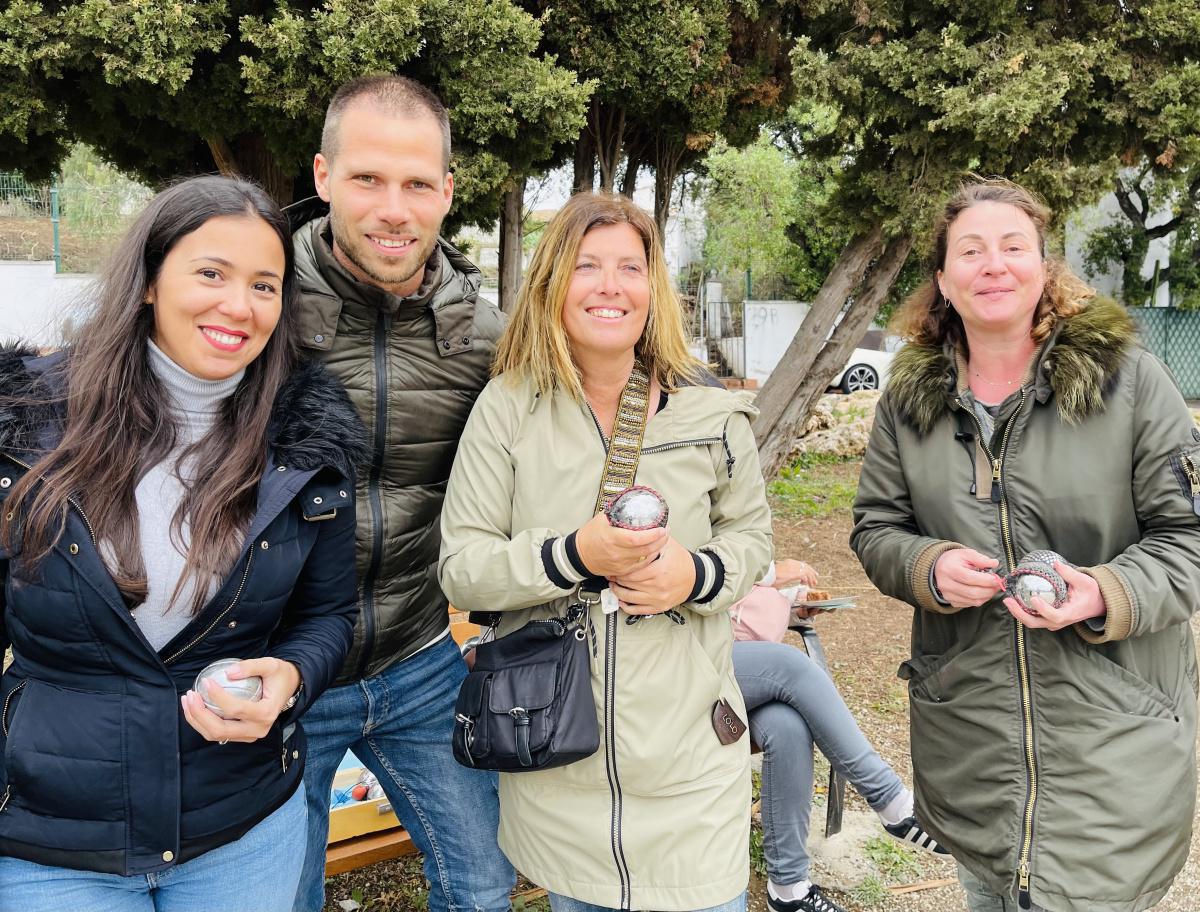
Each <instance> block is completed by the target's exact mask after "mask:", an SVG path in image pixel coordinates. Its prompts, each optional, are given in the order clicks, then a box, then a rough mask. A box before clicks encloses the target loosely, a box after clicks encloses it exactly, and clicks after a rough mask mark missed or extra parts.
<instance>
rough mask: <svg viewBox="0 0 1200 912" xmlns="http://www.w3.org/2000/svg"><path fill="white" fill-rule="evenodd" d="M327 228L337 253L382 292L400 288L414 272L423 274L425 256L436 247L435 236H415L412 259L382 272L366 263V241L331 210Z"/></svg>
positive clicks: (372, 264)
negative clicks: (391, 269) (397, 286)
mask: <svg viewBox="0 0 1200 912" xmlns="http://www.w3.org/2000/svg"><path fill="white" fill-rule="evenodd" d="M329 224H330V228H331V229H332V232H333V243H334V248H335V249H336V250H337V252H339V253H341V255H342V256H344V257H345V258H346V259H347V260H349V261H350V262H351V263H352V264H353V265H354V267H355V268H356V269H357V270H358V271H359V272H361V273H362V274H363V275H364V276H366V277H367V278H368V279H369V280H370V281H371V282H372V283H373V284H375V285H378V286H380V287H381V288H383V289H384V290H389V289H390V288H391V287H394V286H396V285H403V284H404V283H405V282H407V281H409V280H410V279H411V278H412V277H413V276H415V275H416V274H417V273H418V272H424V270H425V264H426V263H427V262H428V261H429V256H430V254H432V253H433V248H434V246H435V245H436V244H437V233H436V232H435V233H434V234H432V235H430V236H429V237H425V236H423V235H418V236H417V244H416V246H417V249H416V251H415V253H414V254H413V256H412V259H411V260H410V259H407V258H406V259H405V261H404V262H397V263H395V264H394V265H395V270H394V271H391V272H385V271H384V270H382V269H380V268H379V266H378V265H376V264H374V263H372V262H371V260H370V259H369V254H370V253H371V252H372V251H371V249H370V247H369V246H368V245H369V244H370V241H368V240H366V238H364V237H362V236H361V234H359V233H357V232H355V231H353V230H352V229H351V228H350V227H349V226H347V225H346V224H345V223H344V222H342V221H341V219H340V218H339V217H338V216H337V214H336V213H334V212H333V211H332V210H331V211H330V219H329Z"/></svg>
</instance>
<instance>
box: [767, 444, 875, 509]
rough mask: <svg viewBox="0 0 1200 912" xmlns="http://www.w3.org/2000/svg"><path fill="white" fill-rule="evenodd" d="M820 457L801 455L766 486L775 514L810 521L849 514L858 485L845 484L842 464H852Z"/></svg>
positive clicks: (832, 458)
mask: <svg viewBox="0 0 1200 912" xmlns="http://www.w3.org/2000/svg"><path fill="white" fill-rule="evenodd" d="M853 461H855V460H853V459H843V458H840V457H836V456H828V455H824V454H805V455H804V456H801V457H800V458H799V459H797V460H796V461H795V462H794V463H792V464H791V465H790V466H788V467H787V468H786V469H784V470H783V471H782V472H780V473H779V477H778V478H777V479H775V481H773V482H771V483H770V484H769V485H768V486H767V492H768V493H769V494H770V495H771V501H772V503H771V506H772V508H773V509H774V510H775V512H777V513H782V514H784V515H790V516H792V517H801V518H804V519H813V518H818V517H822V516H829V515H831V514H833V513H839V512H843V511H849V509H850V508H851V507H852V506H853V505H854V497H855V495H856V494H857V493H858V482H857V481H847V480H846V477H845V476H846V472H845V470H844V469H842V468H841V467H842V465H844V464H845V463H847V462H853Z"/></svg>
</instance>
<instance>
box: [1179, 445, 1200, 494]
mask: <svg viewBox="0 0 1200 912" xmlns="http://www.w3.org/2000/svg"><path fill="white" fill-rule="evenodd" d="M1182 459H1183V466H1184V468H1183V473H1184V474H1185V475H1187V480H1188V484H1190V485H1191V486H1192V499H1193V500H1195V499H1196V498H1197V497H1200V471H1197V470H1196V467H1195V466H1194V465H1192V461H1191V460H1190V459H1188V458H1187V457H1186V456H1183V457H1182Z"/></svg>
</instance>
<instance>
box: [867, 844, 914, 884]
mask: <svg viewBox="0 0 1200 912" xmlns="http://www.w3.org/2000/svg"><path fill="white" fill-rule="evenodd" d="M863 854H864V855H866V856H867V858H868V859H870V861H871V864H873V865H875V867H876V868H877V869H878V870H879V873H880V874H882V875H883V876H884V877H885V878H886V879H887V880H892V881H896V880H905V879H906V878H909V877H917V876H919V875H920V873H921V865H920V864H918V863H917V856H916V852H914V851H913V850H912V849H907V848H905V847H904V846H902V845H900V843H898V842H896V840H894V839H889V838H885V837H883V836H873V837H872V838H870V839H868V840H867V841H866V842H865V843H863Z"/></svg>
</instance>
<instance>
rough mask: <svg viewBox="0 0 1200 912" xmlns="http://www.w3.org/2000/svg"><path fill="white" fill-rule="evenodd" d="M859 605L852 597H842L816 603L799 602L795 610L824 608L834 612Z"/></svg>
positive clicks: (820, 600)
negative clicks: (836, 609)
mask: <svg viewBox="0 0 1200 912" xmlns="http://www.w3.org/2000/svg"><path fill="white" fill-rule="evenodd" d="M857 604H858V600H857V599H856V598H855V597H854V596H852V595H846V596H842V597H841V598H831V599H819V600H818V601H815V602H797V603H796V604H795V605H793V606H792V607H793V608H822V609H824V610H826V611H832V610H833V609H834V608H853V607H854V606H855V605H857Z"/></svg>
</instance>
